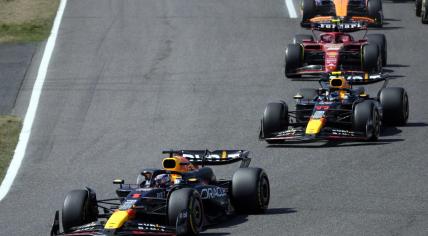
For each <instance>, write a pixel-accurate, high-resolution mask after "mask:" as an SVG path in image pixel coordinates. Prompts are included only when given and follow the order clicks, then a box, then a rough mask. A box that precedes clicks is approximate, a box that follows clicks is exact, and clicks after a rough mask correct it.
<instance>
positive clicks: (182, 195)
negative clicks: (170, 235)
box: [168, 188, 204, 235]
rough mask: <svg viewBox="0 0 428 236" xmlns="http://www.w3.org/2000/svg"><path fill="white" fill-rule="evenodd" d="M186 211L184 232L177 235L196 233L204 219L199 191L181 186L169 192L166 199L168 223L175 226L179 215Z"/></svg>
mask: <svg viewBox="0 0 428 236" xmlns="http://www.w3.org/2000/svg"><path fill="white" fill-rule="evenodd" d="M183 211H187V213H188V217H187V222H185V229H184V231H185V232H180V233H177V235H198V234H199V232H200V230H201V228H202V225H203V221H204V210H203V205H202V200H201V197H200V195H199V193H198V192H197V191H196V190H194V189H191V188H182V189H178V190H175V191H173V192H172V193H171V195H170V197H169V200H168V221H169V225H171V226H176V224H177V219H178V217H179V215H180V214H181V213H182V212H183Z"/></svg>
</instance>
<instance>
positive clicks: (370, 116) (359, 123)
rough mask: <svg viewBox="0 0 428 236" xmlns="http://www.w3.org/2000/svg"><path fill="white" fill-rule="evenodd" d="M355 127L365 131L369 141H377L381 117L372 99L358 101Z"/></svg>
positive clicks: (354, 112) (353, 124)
mask: <svg viewBox="0 0 428 236" xmlns="http://www.w3.org/2000/svg"><path fill="white" fill-rule="evenodd" d="M352 126H353V129H354V130H355V131H357V132H363V133H364V134H365V136H366V137H367V139H368V140H369V141H376V140H377V139H378V137H379V134H380V117H379V111H378V110H377V109H376V107H375V105H374V104H373V102H372V101H363V102H361V103H358V104H357V105H356V106H355V108H354V111H353V117H352Z"/></svg>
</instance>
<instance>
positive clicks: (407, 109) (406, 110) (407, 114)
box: [403, 94, 409, 122]
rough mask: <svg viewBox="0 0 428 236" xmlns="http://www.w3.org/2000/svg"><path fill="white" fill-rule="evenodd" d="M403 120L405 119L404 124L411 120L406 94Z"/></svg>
mask: <svg viewBox="0 0 428 236" xmlns="http://www.w3.org/2000/svg"><path fill="white" fill-rule="evenodd" d="M403 104H404V106H403V115H404V116H403V118H404V122H406V121H407V119H408V118H409V99H408V97H407V94H405V95H404V96H403Z"/></svg>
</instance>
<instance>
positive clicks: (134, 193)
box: [51, 150, 270, 236]
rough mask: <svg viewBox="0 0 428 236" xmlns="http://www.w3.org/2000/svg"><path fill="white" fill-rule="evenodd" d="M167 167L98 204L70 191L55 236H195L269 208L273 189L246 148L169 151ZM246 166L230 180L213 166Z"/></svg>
mask: <svg viewBox="0 0 428 236" xmlns="http://www.w3.org/2000/svg"><path fill="white" fill-rule="evenodd" d="M164 153H166V154H169V157H167V158H164V159H163V161H162V165H163V168H162V169H143V170H142V171H141V172H140V174H139V176H138V178H137V183H136V184H125V183H124V181H123V180H115V181H114V182H113V183H114V184H118V185H119V188H117V189H116V195H117V197H113V198H110V199H104V200H97V197H96V194H95V192H94V191H93V190H91V189H89V188H86V189H82V190H73V191H71V192H69V193H68V194H67V196H66V198H65V200H64V205H63V208H62V217H61V222H62V228H63V232H60V219H59V211H57V212H56V214H55V221H54V224H53V226H52V229H51V235H52V236H53V235H69V236H71V235H88V236H92V235H196V234H198V233H199V232H200V231H201V230H202V229H203V227H205V226H207V225H210V224H214V223H216V222H218V221H220V220H222V219H226V218H227V216H229V215H231V214H233V213H246V214H248V213H260V212H263V211H264V210H265V209H267V206H268V204H269V198H270V187H269V180H268V176H267V174H266V173H265V172H264V170H263V169H261V168H254V167H253V168H250V167H248V166H249V164H250V161H251V159H250V158H249V157H248V154H249V152H248V151H243V150H219V151H213V152H210V151H208V150H205V151H199V150H179V151H172V150H171V151H164ZM235 162H241V166H240V168H239V169H238V170H237V171H235V173H234V174H233V178H232V179H231V180H226V179H217V178H216V177H215V175H214V173H213V170H212V169H211V168H210V167H207V166H209V165H225V164H229V163H235Z"/></svg>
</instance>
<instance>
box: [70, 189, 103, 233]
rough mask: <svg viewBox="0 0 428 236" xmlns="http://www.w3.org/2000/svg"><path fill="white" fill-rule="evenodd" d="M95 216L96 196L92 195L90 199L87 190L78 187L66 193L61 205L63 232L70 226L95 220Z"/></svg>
mask: <svg viewBox="0 0 428 236" xmlns="http://www.w3.org/2000/svg"><path fill="white" fill-rule="evenodd" d="M93 198H95V199H93ZM97 217H98V208H97V205H96V197H95V196H92V199H91V196H90V194H89V192H88V190H83V189H78V190H73V191H71V192H69V193H68V194H67V196H66V197H65V200H64V205H63V207H62V227H63V229H64V232H70V230H71V228H72V227H75V226H80V225H84V224H88V223H91V222H93V221H96V220H97Z"/></svg>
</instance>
